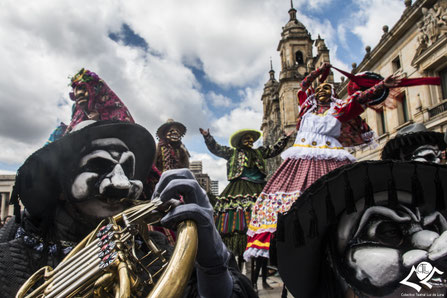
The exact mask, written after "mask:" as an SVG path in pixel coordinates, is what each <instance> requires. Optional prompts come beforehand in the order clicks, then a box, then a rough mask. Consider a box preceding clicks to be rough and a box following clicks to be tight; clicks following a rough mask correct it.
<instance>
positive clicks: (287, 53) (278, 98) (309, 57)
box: [261, 4, 333, 178]
mask: <svg viewBox="0 0 447 298" xmlns="http://www.w3.org/2000/svg"><path fill="white" fill-rule="evenodd" d="M289 16H290V18H289V21H288V22H287V24H286V25H285V26H284V27H283V28H282V33H281V39H280V41H279V44H278V48H277V50H278V51H279V54H280V58H281V72H280V74H279V81H277V80H276V79H275V72H274V71H273V68H272V67H271V69H270V71H269V74H270V78H269V80H268V81H267V83H265V85H264V92H263V94H262V97H261V100H262V103H263V114H264V116H263V120H262V125H261V130H262V133H263V144H264V145H272V144H274V143H275V142H276V141H277V140H278V139H279V137H280V136H281V135H282V133H283V132H284V131H285V130H291V129H295V126H296V119H297V117H298V112H299V106H298V100H297V92H298V91H299V89H300V82H301V81H302V80H303V79H304V78H305V77H306V75H308V74H309V73H310V72H311V71H313V70H315V69H316V68H318V67H319V66H321V65H322V64H323V63H324V62H330V60H329V49H328V48H327V47H326V44H325V42H324V40H323V39H322V38H320V36H318V38H317V39H316V40H313V39H312V38H311V35H310V33H309V32H308V31H307V29H306V27H305V26H304V25H303V24H302V23H301V22H300V21H298V20H297V18H296V9H294V8H293V4H292V7H291V9H290V10H289ZM314 46H315V47H316V53H317V55H316V56H313V54H312V50H313V47H314ZM327 81H328V82H329V83H333V75H332V74H330V75H329V77H328V79H327ZM317 83H318V82H315V84H317ZM293 142H294V138H293V137H292V138H291V140H290V144H289V146H290V145H292V144H293ZM281 162H282V160H281V157H279V156H278V157H275V158H270V159H268V160H267V173H268V177H267V178H269V177H270V176H271V174H272V173H273V172H274V171H275V170H276V169H277V168H278V167H279V165H280V164H281Z"/></svg>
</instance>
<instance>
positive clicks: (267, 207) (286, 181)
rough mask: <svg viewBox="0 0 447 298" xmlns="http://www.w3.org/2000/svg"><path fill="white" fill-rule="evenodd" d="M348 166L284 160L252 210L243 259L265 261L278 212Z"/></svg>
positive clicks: (305, 160) (335, 161)
mask: <svg viewBox="0 0 447 298" xmlns="http://www.w3.org/2000/svg"><path fill="white" fill-rule="evenodd" d="M349 163H351V161H350V160H335V159H329V160H325V159H294V158H288V159H286V160H285V161H284V162H283V163H282V164H281V166H280V167H279V168H278V170H276V172H275V173H274V174H273V176H272V177H271V178H270V180H269V181H268V183H267V185H266V186H265V188H264V190H263V191H262V193H261V195H260V196H259V198H258V199H257V200H256V203H255V205H254V207H253V210H252V214H251V221H250V224H249V227H248V231H247V236H248V239H247V247H246V250H245V252H244V258H245V259H246V260H249V259H250V258H252V257H255V258H256V257H259V256H262V257H266V258H268V257H269V248H270V239H271V237H272V235H273V233H274V232H275V231H276V223H277V214H278V212H286V211H288V210H289V209H290V207H291V206H292V204H293V202H295V201H296V200H297V199H298V197H299V196H300V195H301V193H302V192H303V191H304V190H305V189H306V188H308V187H309V186H310V185H311V184H312V183H314V182H315V181H316V180H317V179H318V178H320V177H321V176H323V175H325V174H327V173H329V172H330V171H332V170H334V169H336V168H338V167H340V166H343V165H345V164H349Z"/></svg>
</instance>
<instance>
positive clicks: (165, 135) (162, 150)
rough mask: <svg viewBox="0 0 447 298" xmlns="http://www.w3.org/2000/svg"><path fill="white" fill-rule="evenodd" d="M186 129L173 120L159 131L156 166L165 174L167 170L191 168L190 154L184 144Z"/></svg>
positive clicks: (167, 122) (169, 120)
mask: <svg viewBox="0 0 447 298" xmlns="http://www.w3.org/2000/svg"><path fill="white" fill-rule="evenodd" d="M185 133H186V127H185V126H184V125H183V124H182V123H180V122H176V121H174V120H172V119H168V121H166V123H164V124H163V125H162V126H160V127H159V128H158V130H157V138H158V139H159V140H160V141H159V142H158V145H157V157H156V161H155V165H156V166H157V168H158V169H159V170H160V171H161V172H164V171H166V170H172V169H181V168H189V157H190V155H189V152H188V150H187V149H186V148H185V146H184V145H183V143H182V137H183V136H184V135H185Z"/></svg>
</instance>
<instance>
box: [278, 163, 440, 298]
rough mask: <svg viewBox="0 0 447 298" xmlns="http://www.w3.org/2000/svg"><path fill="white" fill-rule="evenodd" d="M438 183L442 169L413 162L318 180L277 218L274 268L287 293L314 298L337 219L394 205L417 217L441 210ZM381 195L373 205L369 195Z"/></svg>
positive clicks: (347, 169)
mask: <svg viewBox="0 0 447 298" xmlns="http://www.w3.org/2000/svg"><path fill="white" fill-rule="evenodd" d="M441 181H447V166H445V165H438V164H434V163H421V162H414V161H406V162H401V161H364V162H358V163H354V164H349V165H345V166H342V167H340V168H338V169H336V170H334V171H332V172H330V173H328V174H326V175H325V176H323V177H321V178H320V179H318V180H317V181H316V182H315V183H314V184H312V185H311V186H310V187H309V188H308V189H307V190H306V191H304V192H303V194H302V195H301V196H300V197H299V198H298V200H297V201H296V202H295V203H294V204H293V205H292V207H291V208H290V210H289V211H288V212H287V213H285V214H280V215H279V217H278V228H277V248H278V266H279V273H280V275H281V278H282V279H283V281H284V283H285V285H286V287H287V289H288V290H289V291H290V292H291V293H292V294H293V295H294V296H295V297H317V294H316V293H318V290H321V286H322V285H324V284H325V283H326V284H327V283H328V282H329V281H328V280H327V272H325V270H324V269H322V265H323V260H324V258H325V257H324V256H325V251H324V250H325V248H326V246H325V244H326V240H327V239H328V237H330V233H329V231H333V230H332V229H331V228H333V227H334V226H335V225H336V224H337V220H338V219H337V218H338V216H339V215H341V214H342V213H346V214H354V213H356V212H362V211H363V210H365V209H366V208H367V207H369V206H373V205H383V204H386V205H391V206H393V205H394V206H397V205H398V204H399V203H402V204H403V203H405V204H406V205H408V206H418V207H419V209H420V210H421V211H422V212H430V211H434V210H438V211H441V210H445V197H446V192H445V190H444V188H445V187H444V188H443V186H442V183H441ZM384 191H385V192H388V196H387V200H386V201H385V202H376V201H375V198H374V195H373V194H374V193H378V192H384ZM397 191H405V192H408V193H411V194H412V199H411V202H401V201H400V200H401V198H399V197H398V196H397ZM325 274H326V276H325ZM320 282H321V283H320ZM333 297H338V296H337V295H336V294H334V296H333Z"/></svg>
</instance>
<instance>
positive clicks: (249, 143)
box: [241, 134, 254, 148]
mask: <svg viewBox="0 0 447 298" xmlns="http://www.w3.org/2000/svg"><path fill="white" fill-rule="evenodd" d="M253 143H254V138H253V136H252V135H251V134H246V135H244V136H243V137H242V139H241V145H242V147H245V148H251V147H253Z"/></svg>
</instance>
